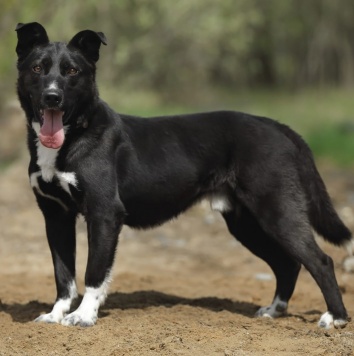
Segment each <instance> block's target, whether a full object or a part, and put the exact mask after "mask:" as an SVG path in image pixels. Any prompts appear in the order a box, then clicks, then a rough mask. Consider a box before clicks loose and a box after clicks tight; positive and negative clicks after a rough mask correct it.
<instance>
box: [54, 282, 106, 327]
mask: <svg viewBox="0 0 354 356" xmlns="http://www.w3.org/2000/svg"><path fill="white" fill-rule="evenodd" d="M110 281H111V279H110V277H109V276H108V277H107V278H106V279H105V281H104V282H103V283H102V284H101V286H100V287H98V288H93V287H86V292H85V295H84V297H83V299H82V302H81V304H80V306H79V307H78V308H77V309H76V310H75V311H74V312H72V313H70V314H69V315H67V316H66V317H65V318H64V319H63V320H62V321H61V323H62V325H66V326H69V325H79V326H92V325H94V324H95V323H96V321H97V314H98V308H99V307H100V305H102V304H103V303H104V301H105V300H106V297H107V291H108V284H109V282H110Z"/></svg>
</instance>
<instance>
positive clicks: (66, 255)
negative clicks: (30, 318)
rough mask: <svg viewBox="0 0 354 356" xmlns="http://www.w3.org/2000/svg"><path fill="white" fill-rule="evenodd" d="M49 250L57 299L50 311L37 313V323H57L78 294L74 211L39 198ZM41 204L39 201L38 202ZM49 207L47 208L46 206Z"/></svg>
mask: <svg viewBox="0 0 354 356" xmlns="http://www.w3.org/2000/svg"><path fill="white" fill-rule="evenodd" d="M38 202H39V204H40V206H41V207H43V206H42V205H45V207H46V209H42V211H43V214H44V218H45V223H46V232H47V238H48V243H49V246H50V250H51V253H52V258H53V264H54V273H55V282H56V287H57V298H56V302H55V304H54V307H53V309H52V311H51V312H50V313H48V314H44V315H40V316H39V317H38V318H37V319H35V321H36V322H46V323H60V322H61V321H62V319H63V318H64V316H65V315H66V313H67V312H68V311H69V310H70V306H71V303H72V301H73V299H74V298H76V297H77V291H76V283H75V243H76V241H75V223H76V214H74V213H71V212H67V211H64V210H63V209H62V208H61V207H60V206H59V205H58V206H57V204H56V203H54V202H51V201H49V202H48V201H45V200H44V199H41V198H39V199H38ZM41 203H42V204H41ZM48 207H49V209H48Z"/></svg>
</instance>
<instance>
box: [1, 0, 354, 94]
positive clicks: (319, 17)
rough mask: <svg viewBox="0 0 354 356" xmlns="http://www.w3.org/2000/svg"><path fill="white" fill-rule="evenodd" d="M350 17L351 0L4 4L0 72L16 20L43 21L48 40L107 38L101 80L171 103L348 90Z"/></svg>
mask: <svg viewBox="0 0 354 356" xmlns="http://www.w3.org/2000/svg"><path fill="white" fill-rule="evenodd" d="M353 13H354V2H353V1H352V0H341V1H332V0H312V1H307V0H288V1H278V0H223V1H215V0H178V1H173V2H172V1H171V0H170V1H169V0H156V1H149V0H100V1H99V2H97V1H94V0H85V1H80V0H78V1H75V2H72V1H65V0H53V1H51V2H46V3H43V1H40V0H31V1H26V2H22V1H19V0H3V1H2V15H1V25H0V36H1V37H0V39H1V41H0V52H1V53H2V56H1V60H0V75H1V77H5V78H10V74H11V75H13V73H14V71H13V69H14V65H13V63H14V60H15V54H14V48H15V43H16V35H15V32H14V31H13V29H14V27H15V24H16V23H17V22H29V21H39V22H41V23H43V25H45V27H46V28H47V29H48V32H49V35H50V38H51V39H53V40H63V39H64V40H65V39H66V40H69V39H70V37H71V36H72V35H73V33H75V32H76V31H78V30H81V29H85V28H91V29H95V30H100V31H103V32H105V33H106V35H107V38H108V46H107V47H106V48H104V49H103V55H102V56H101V62H100V75H101V78H102V81H103V82H111V83H118V84H119V85H122V86H123V85H124V86H125V87H126V88H128V89H132V88H136V87H137V86H139V87H140V88H149V89H152V90H155V91H157V92H159V93H160V94H161V95H163V96H164V97H166V98H173V99H174V100H176V99H178V98H179V97H181V98H182V99H185V98H190V94H191V93H194V94H195V95H196V96H197V99H198V93H199V96H203V95H204V92H205V91H207V90H209V89H210V88H213V87H215V86H221V87H231V88H234V89H240V88H252V87H254V86H259V85H263V86H265V87H270V86H275V87H288V88H294V87H302V86H304V85H323V84H325V85H327V84H331V85H332V84H336V85H353V83H354V61H353V58H354V42H353V41H352V33H353V30H354V22H353V21H352V14H353ZM9 51H10V52H9ZM4 53H8V55H6V56H4ZM2 85H3V86H4V83H2Z"/></svg>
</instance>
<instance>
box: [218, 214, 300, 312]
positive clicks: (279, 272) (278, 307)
mask: <svg viewBox="0 0 354 356" xmlns="http://www.w3.org/2000/svg"><path fill="white" fill-rule="evenodd" d="M223 217H224V219H225V221H226V224H227V226H228V229H229V231H230V233H231V234H232V235H233V236H235V237H236V239H238V240H239V241H240V242H241V243H242V244H243V245H244V246H245V247H247V248H248V249H249V250H250V251H251V252H252V253H254V254H255V255H256V256H258V257H260V258H261V259H263V260H264V261H265V262H266V263H267V264H268V265H269V266H270V268H271V269H272V270H273V272H274V274H275V277H276V290H275V295H274V298H273V302H272V304H271V305H269V306H266V307H262V308H260V309H259V310H258V311H257V313H256V316H264V317H273V318H276V317H279V316H282V315H284V314H285V313H286V311H287V307H288V301H289V299H290V298H291V296H292V294H293V292H294V288H295V284H296V280H297V277H298V274H299V271H300V267H301V265H300V263H299V262H297V261H295V260H294V259H293V258H292V257H291V256H290V255H289V254H288V253H286V252H285V250H284V249H283V248H282V247H281V246H280V245H279V244H277V243H276V242H275V241H273V239H271V238H270V237H269V236H268V235H267V234H266V233H265V232H264V231H263V230H262V228H261V227H260V226H259V224H258V222H257V221H256V219H255V218H254V217H253V216H252V214H251V213H250V212H249V211H248V210H247V209H246V208H245V207H240V208H239V209H238V211H237V212H236V211H230V212H227V213H224V214H223Z"/></svg>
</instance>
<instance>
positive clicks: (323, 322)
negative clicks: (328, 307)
mask: <svg viewBox="0 0 354 356" xmlns="http://www.w3.org/2000/svg"><path fill="white" fill-rule="evenodd" d="M347 324H348V321H347V320H344V319H336V320H333V315H332V313H330V312H328V311H327V312H325V313H324V314H323V315H322V316H321V318H320V321H319V322H318V326H319V327H320V328H324V329H331V328H332V327H333V326H334V327H335V328H336V329H342V328H345V327H346V325H347Z"/></svg>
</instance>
